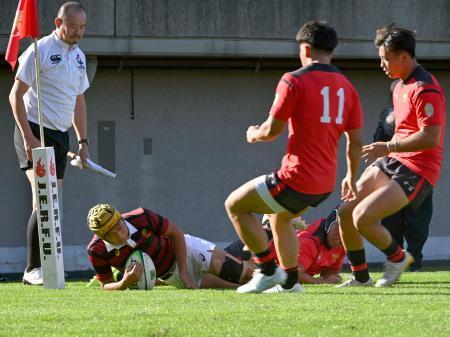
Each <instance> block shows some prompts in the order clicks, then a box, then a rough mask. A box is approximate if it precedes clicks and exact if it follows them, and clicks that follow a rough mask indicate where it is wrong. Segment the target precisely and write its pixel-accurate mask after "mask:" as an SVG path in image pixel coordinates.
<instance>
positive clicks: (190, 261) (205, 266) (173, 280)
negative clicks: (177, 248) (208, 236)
mask: <svg viewBox="0 0 450 337" xmlns="http://www.w3.org/2000/svg"><path fill="white" fill-rule="evenodd" d="M184 240H185V241H186V269H187V272H188V274H189V276H190V277H191V279H192V282H194V284H195V285H196V286H197V287H200V284H201V282H202V278H203V274H204V273H207V272H208V271H209V266H210V264H211V256H212V251H213V250H214V248H215V247H216V245H215V244H214V243H212V242H209V241H207V240H203V239H200V238H197V237H195V236H192V235H189V234H185V235H184ZM175 264H176V266H175V270H174V271H173V273H172V275H171V276H170V277H169V278H168V279H166V280H161V281H162V282H164V283H166V284H169V285H171V286H174V287H176V288H185V286H184V284H183V282H182V281H181V279H180V274H179V270H178V264H177V263H175Z"/></svg>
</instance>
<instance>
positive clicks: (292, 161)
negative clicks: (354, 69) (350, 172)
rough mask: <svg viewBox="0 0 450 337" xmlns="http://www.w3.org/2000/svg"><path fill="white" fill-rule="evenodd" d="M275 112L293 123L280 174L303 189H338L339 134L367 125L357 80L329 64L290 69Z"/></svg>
mask: <svg viewBox="0 0 450 337" xmlns="http://www.w3.org/2000/svg"><path fill="white" fill-rule="evenodd" d="M270 114H271V115H272V116H273V117H275V118H278V119H281V120H284V121H289V141H288V146H287V151H286V155H285V156H284V158H283V161H282V164H281V168H280V169H279V170H278V172H277V174H278V177H279V178H280V179H281V180H282V181H283V182H284V183H286V184H287V185H288V186H289V187H291V188H292V189H294V190H296V191H298V192H301V193H306V194H323V193H329V192H331V191H333V189H334V185H335V183H336V175H337V149H338V141H339V138H340V137H341V135H342V133H343V132H344V131H346V130H352V129H360V128H362V109H361V104H360V102H359V96H358V93H357V91H356V89H355V88H354V87H353V86H352V84H351V83H350V82H349V81H348V80H347V78H346V77H345V76H344V75H343V74H342V73H341V72H340V71H339V70H338V69H337V68H336V67H334V66H332V65H328V64H316V63H315V64H311V65H309V66H307V67H303V68H301V69H299V70H297V71H294V72H292V73H286V74H284V76H283V77H282V78H281V80H280V82H279V83H278V87H277V90H276V95H275V100H274V103H273V106H272V109H271V110H270Z"/></svg>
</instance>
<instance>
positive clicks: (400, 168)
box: [372, 157, 433, 209]
mask: <svg viewBox="0 0 450 337" xmlns="http://www.w3.org/2000/svg"><path fill="white" fill-rule="evenodd" d="M372 165H373V166H376V167H378V168H379V169H380V170H381V171H383V173H384V174H386V175H387V176H388V177H389V178H391V180H394V181H395V182H396V183H397V184H399V185H400V187H401V188H402V190H403V192H405V194H406V196H407V197H408V200H409V202H410V205H411V206H412V207H413V208H414V209H417V208H418V207H419V206H420V205H421V204H422V202H423V201H424V200H425V199H426V198H427V197H428V196H429V195H430V193H431V192H432V191H433V186H432V185H431V184H430V183H429V182H428V181H427V180H426V179H425V178H423V177H421V176H419V175H418V174H416V173H414V172H413V171H411V170H410V169H409V168H408V167H407V166H405V165H403V164H402V163H401V162H400V161H398V160H397V159H395V158H391V157H383V158H380V159H378V160H377V161H375V162H374V163H373V164H372Z"/></svg>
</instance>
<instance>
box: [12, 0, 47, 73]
mask: <svg viewBox="0 0 450 337" xmlns="http://www.w3.org/2000/svg"><path fill="white" fill-rule="evenodd" d="M28 36H30V37H35V38H37V37H38V36H39V21H38V5H37V0H19V5H18V6H17V11H16V16H15V18H14V23H13V26H12V30H11V36H10V37H9V42H8V48H7V49H6V55H5V60H6V61H7V62H8V63H9V64H10V65H11V67H12V69H13V70H14V68H15V67H16V63H17V56H18V54H19V41H20V39H23V38H24V37H28Z"/></svg>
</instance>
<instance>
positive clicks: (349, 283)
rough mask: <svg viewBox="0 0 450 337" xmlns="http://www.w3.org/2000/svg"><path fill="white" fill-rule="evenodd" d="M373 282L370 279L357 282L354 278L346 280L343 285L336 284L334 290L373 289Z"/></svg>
mask: <svg viewBox="0 0 450 337" xmlns="http://www.w3.org/2000/svg"><path fill="white" fill-rule="evenodd" d="M373 285H374V284H373V280H372V278H371V277H369V279H368V280H367V281H366V282H359V281H357V280H356V279H355V278H354V277H352V278H350V279H348V280H347V281H345V282H344V283H341V284H338V285H337V286H335V288H347V287H373Z"/></svg>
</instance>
